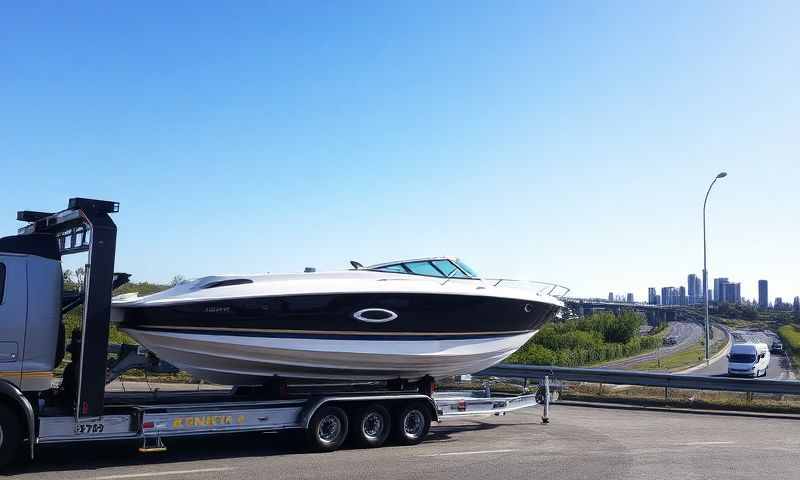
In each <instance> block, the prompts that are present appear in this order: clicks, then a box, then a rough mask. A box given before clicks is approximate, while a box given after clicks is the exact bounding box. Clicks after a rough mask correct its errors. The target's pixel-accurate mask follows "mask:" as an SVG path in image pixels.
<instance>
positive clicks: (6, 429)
mask: <svg viewBox="0 0 800 480" xmlns="http://www.w3.org/2000/svg"><path fill="white" fill-rule="evenodd" d="M21 430H22V429H21V427H20V424H19V419H17V416H16V415H15V414H14V412H13V411H12V410H11V409H10V408H8V407H7V406H6V405H3V404H0V466H4V465H8V464H9V463H11V462H12V461H13V460H14V459H15V458H16V455H17V450H18V449H19V445H20V443H22V431H21Z"/></svg>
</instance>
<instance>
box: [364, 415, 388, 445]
mask: <svg viewBox="0 0 800 480" xmlns="http://www.w3.org/2000/svg"><path fill="white" fill-rule="evenodd" d="M385 428H386V425H385V423H384V419H383V415H381V414H380V413H378V412H370V413H369V414H368V415H366V416H365V417H364V419H363V420H362V421H361V431H362V432H363V433H364V436H365V437H367V438H372V439H375V438H380V436H381V435H382V434H383V430H384V429H385Z"/></svg>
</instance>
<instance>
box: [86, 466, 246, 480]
mask: <svg viewBox="0 0 800 480" xmlns="http://www.w3.org/2000/svg"><path fill="white" fill-rule="evenodd" d="M230 470H235V468H233V467H222V468H198V469H196V470H167V471H166V472H152V473H123V474H121V475H106V476H105V477H95V480H119V479H123V478H143V477H161V476H165V475H187V474H190V473H208V472H227V471H230Z"/></svg>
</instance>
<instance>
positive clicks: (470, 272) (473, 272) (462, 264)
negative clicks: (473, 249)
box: [456, 260, 478, 278]
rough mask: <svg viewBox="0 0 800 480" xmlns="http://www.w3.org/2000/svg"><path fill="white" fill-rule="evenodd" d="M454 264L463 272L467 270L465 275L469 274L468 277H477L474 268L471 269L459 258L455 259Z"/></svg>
mask: <svg viewBox="0 0 800 480" xmlns="http://www.w3.org/2000/svg"><path fill="white" fill-rule="evenodd" d="M456 265H458V266H459V267H461V270H464V271H465V272H467V275H469V276H470V277H475V278H477V277H478V274H477V273H475V270H473V269H471V268H469V267H468V266H467V264H465V263H464V262H462V261H461V260H456Z"/></svg>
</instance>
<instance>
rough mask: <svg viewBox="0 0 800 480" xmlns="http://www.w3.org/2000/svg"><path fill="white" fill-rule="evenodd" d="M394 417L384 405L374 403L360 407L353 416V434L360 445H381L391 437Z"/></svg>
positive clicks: (371, 446) (366, 446)
mask: <svg viewBox="0 0 800 480" xmlns="http://www.w3.org/2000/svg"><path fill="white" fill-rule="evenodd" d="M391 429H392V417H391V416H389V411H388V410H386V408H385V407H384V406H383V405H379V404H377V403H373V404H372V405H367V406H366V407H363V408H360V409H358V410H357V411H356V413H355V415H354V416H353V436H354V437H355V438H354V440H355V441H356V443H357V444H358V446H360V447H364V448H375V447H380V446H381V445H383V443H384V442H385V441H386V439H387V438H388V437H389V432H390V431H391Z"/></svg>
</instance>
